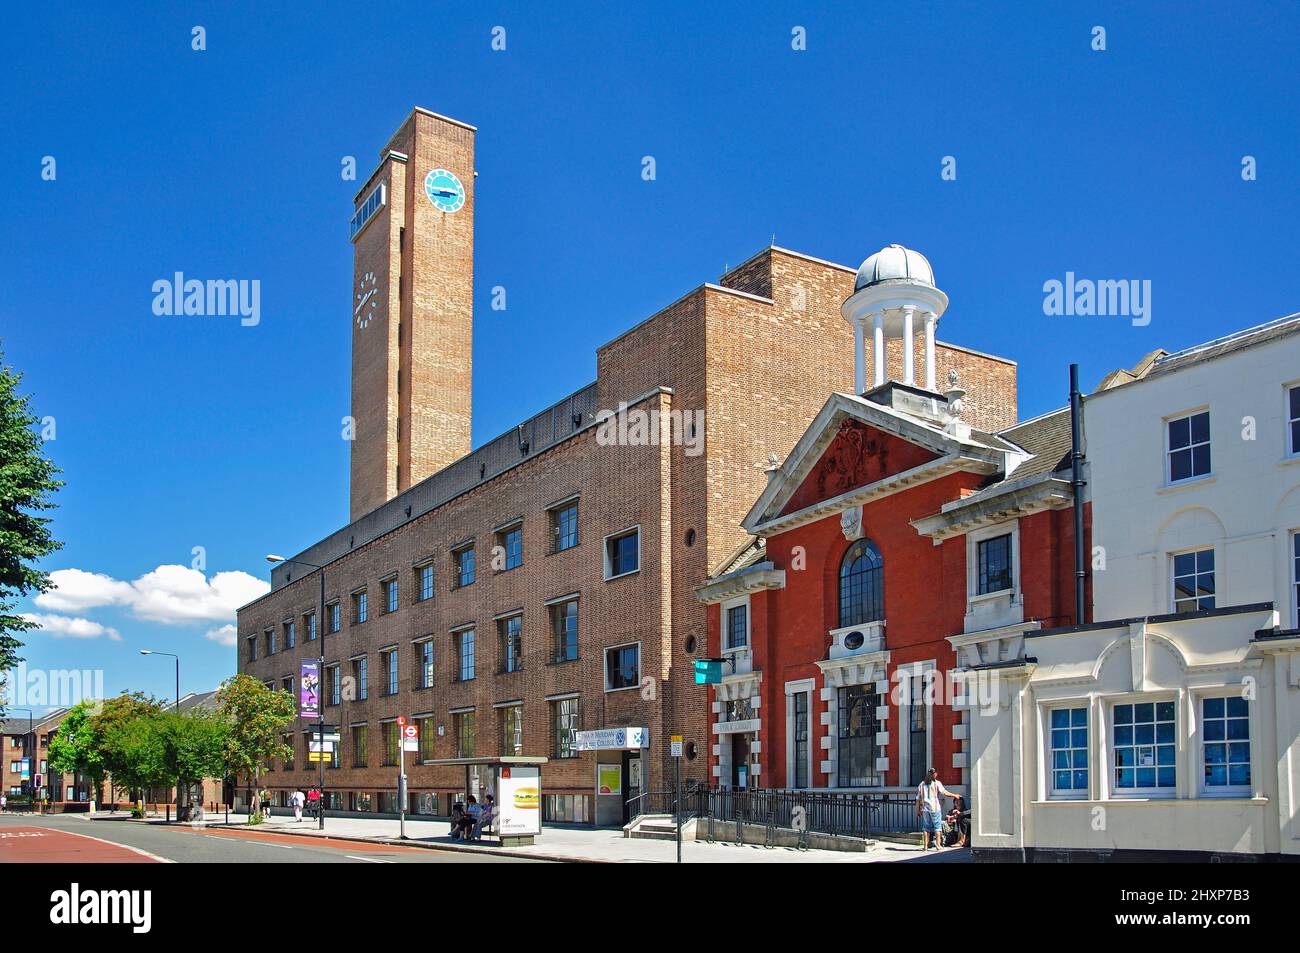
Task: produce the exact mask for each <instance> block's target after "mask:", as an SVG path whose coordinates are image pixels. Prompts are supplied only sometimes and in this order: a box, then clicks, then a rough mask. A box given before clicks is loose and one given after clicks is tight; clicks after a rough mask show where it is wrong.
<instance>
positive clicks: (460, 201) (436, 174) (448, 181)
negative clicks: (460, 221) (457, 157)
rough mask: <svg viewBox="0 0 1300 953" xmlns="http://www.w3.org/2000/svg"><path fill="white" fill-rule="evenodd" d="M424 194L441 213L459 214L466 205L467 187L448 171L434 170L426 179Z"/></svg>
mask: <svg viewBox="0 0 1300 953" xmlns="http://www.w3.org/2000/svg"><path fill="white" fill-rule="evenodd" d="M424 194H425V195H427V196H428V197H429V201H430V202H432V203H433V207H434V208H436V209H437V210H438V211H440V212H459V211H460V208H461V206H462V205H464V204H465V186H463V185H461V184H460V179H458V178H456V174H455V173H454V172H448V171H447V170H446V169H434V170H433V171H432V172H430V173H429V174H428V175H426V176H425V177H424Z"/></svg>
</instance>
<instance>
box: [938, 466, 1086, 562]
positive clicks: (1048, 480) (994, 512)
mask: <svg viewBox="0 0 1300 953" xmlns="http://www.w3.org/2000/svg"><path fill="white" fill-rule="evenodd" d="M1073 503H1074V494H1073V492H1072V491H1071V489H1070V484H1069V481H1067V480H1061V479H1057V478H1054V477H1052V476H1051V475H1050V474H1044V475H1043V477H1042V478H1041V479H1036V480H1033V481H1030V482H1027V483H1024V484H1022V485H1021V486H1019V487H1016V488H1014V489H1008V490H1007V491H1005V492H1001V493H995V494H991V495H988V496H985V495H982V494H976V495H975V496H972V497H969V498H968V499H967V500H962V501H960V502H957V503H955V504H950V505H949V506H945V507H944V509H943V510H942V511H940V512H938V513H936V514H934V515H933V516H924V517H921V518H920V519H916V520H912V526H913V527H914V528H915V529H916V532H917V533H918V534H919V535H921V536H928V537H930V539H932V540H933V541H934V543H935V545H936V546H937V545H938V544H939V543H941V542H942V541H943V540H945V539H948V538H950V537H953V536H962V535H965V534H966V533H969V532H971V531H972V530H976V529H979V528H981V527H983V526H991V525H993V524H996V523H1002V522H1005V521H1006V520H1009V519H1014V518H1017V517H1021V516H1028V515H1029V514H1031V513H1038V512H1041V511H1043V510H1060V509H1065V508H1066V507H1068V506H1071V505H1073Z"/></svg>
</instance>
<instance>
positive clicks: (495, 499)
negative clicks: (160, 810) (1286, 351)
mask: <svg viewBox="0 0 1300 953" xmlns="http://www.w3.org/2000/svg"><path fill="white" fill-rule="evenodd" d="M472 159H473V129H472V127H469V126H466V125H464V124H463V123H459V122H457V121H455V120H449V119H446V118H445V117H439V116H436V115H434V114H431V113H427V112H426V111H423V110H416V111H415V112H414V113H412V115H411V116H410V117H409V118H408V119H407V120H406V122H405V123H403V125H402V128H401V129H400V130H399V132H398V134H397V135H396V136H395V137H394V139H393V141H392V142H390V143H389V144H388V145H387V146H386V147H385V149H384V151H383V152H382V153H381V156H380V164H379V167H378V168H377V169H376V172H375V174H374V175H373V176H371V177H370V178H369V179H368V181H367V184H366V185H365V186H364V187H363V188H362V189H361V190H360V191H358V193H357V196H356V202H357V204H356V208H355V218H354V222H353V240H354V248H355V277H356V285H355V289H354V291H355V294H354V302H353V306H352V308H351V309H350V313H349V315H348V320H349V323H350V324H351V326H352V328H351V334H352V342H353V353H354V362H353V383H352V386H353V413H354V417H355V421H354V423H355V427H356V441H355V443H354V445H353V447H352V461H353V469H352V481H353V483H352V518H351V520H350V522H349V523H348V524H347V525H345V526H342V527H337V528H333V531H332V532H329V533H328V534H327V535H325V536H324V537H322V538H320V539H318V540H315V541H311V542H310V543H309V544H308V545H307V546H306V547H305V548H303V549H301V550H300V551H299V553H298V554H297V556H295V557H294V558H293V559H292V560H290V561H288V562H286V563H284V564H282V565H280V566H278V567H277V568H276V569H274V570H273V571H272V573H271V587H272V588H271V591H270V592H269V593H268V594H267V595H265V596H264V597H262V598H260V599H257V600H255V601H254V602H252V603H250V604H248V605H246V606H244V607H242V608H241V609H240V610H239V616H238V627H239V634H240V640H239V658H238V664H239V670H240V671H241V672H246V673H248V674H250V675H252V676H254V677H256V678H258V679H260V680H262V681H263V682H265V683H266V684H268V685H272V686H274V687H277V688H281V687H284V688H286V689H287V690H291V689H292V686H293V684H294V682H295V679H296V678H297V676H298V672H299V665H300V663H301V662H302V661H304V660H314V659H317V658H318V657H319V653H320V643H319V642H318V641H317V639H318V638H319V637H321V636H322V635H323V637H324V639H325V651H324V661H325V672H324V683H325V684H324V688H325V691H324V700H325V721H326V722H327V723H328V724H330V725H333V726H335V727H336V728H337V734H338V736H339V739H340V740H339V743H338V746H337V748H336V749H335V751H334V752H333V756H332V758H331V761H330V764H329V766H328V768H327V770H326V772H325V788H326V793H327V797H326V800H327V803H328V804H329V806H330V808H331V809H333V810H353V811H359V812H366V811H369V812H374V811H377V810H381V811H384V812H389V811H392V810H395V809H396V807H397V802H396V792H395V781H396V773H397V767H396V763H395V762H396V760H397V758H396V755H397V735H396V731H397V721H396V719H397V718H398V717H400V716H405V717H406V718H408V719H409V720H411V721H412V722H414V723H416V724H417V725H418V726H419V732H420V739H421V748H420V750H419V751H418V752H413V753H412V754H411V755H410V756H408V757H407V760H406V769H407V773H408V776H409V792H410V799H411V800H410V803H409V804H408V805H407V806H408V808H409V809H410V810H412V811H413V812H416V813H429V814H440V813H445V811H446V810H447V808H448V805H449V804H450V799H451V798H452V797H461V796H463V794H464V792H465V791H466V788H467V787H469V788H471V789H473V788H474V787H475V784H476V782H475V780H474V778H475V777H477V776H478V775H476V774H474V771H475V770H476V769H475V768H473V767H472V766H469V765H467V764H466V762H467V761H470V760H473V759H479V760H482V759H485V758H487V759H490V758H496V757H502V756H506V757H524V758H532V759H536V758H546V759H549V760H548V762H547V763H546V765H545V767H544V768H543V775H542V777H543V780H542V785H543V792H544V794H543V810H544V814H545V817H546V818H547V819H549V820H557V821H574V822H588V823H589V822H593V821H595V822H597V823H617V822H619V821H621V818H622V815H623V813H624V806H625V804H626V801H627V799H628V798H629V797H630V796H632V795H634V794H635V793H636V792H638V791H647V790H649V791H657V790H663V788H664V787H665V785H666V784H667V783H669V782H668V779H671V778H672V777H673V768H674V764H673V760H672V758H671V756H670V754H669V747H668V743H667V741H668V737H669V736H670V735H673V734H679V735H682V736H683V737H684V743H685V757H684V759H683V764H682V776H683V779H684V780H687V781H705V780H707V778H708V769H707V758H706V755H707V752H708V749H709V747H710V745H709V740H708V738H709V736H708V702H709V699H708V697H707V693H706V691H705V689H704V688H703V687H702V686H698V685H696V684H695V681H694V675H693V663H694V660H695V659H696V658H698V657H701V656H702V654H703V653H704V651H705V634H706V612H705V607H704V606H703V605H701V604H700V602H699V601H698V600H697V599H696V597H695V594H694V589H695V587H696V586H698V585H699V584H700V582H701V581H702V580H704V579H707V578H708V576H709V574H710V573H711V572H712V571H713V570H714V569H715V568H716V567H717V566H718V565H719V563H720V562H722V561H723V560H724V559H726V558H727V557H728V555H729V554H730V553H732V552H733V551H734V550H735V549H736V547H737V546H738V545H740V544H742V543H743V542H744V541H745V539H746V534H745V531H744V530H743V529H742V528H741V526H740V521H741V517H742V516H743V515H744V512H745V509H746V507H747V506H748V504H749V502H750V501H752V500H753V499H754V497H755V496H756V495H757V494H758V493H759V491H760V490H761V489H762V487H763V485H764V482H765V476H764V472H763V466H764V461H765V460H767V459H768V457H769V455H776V456H778V457H781V456H784V455H786V454H788V453H789V452H790V449H791V448H792V447H793V446H794V445H795V442H796V440H797V439H798V438H799V435H800V434H801V433H803V432H804V430H805V428H806V427H807V426H808V422H809V421H810V420H811V419H812V418H813V417H814V415H815V414H816V413H817V408H818V407H819V406H820V405H821V404H822V402H823V400H824V396H825V395H826V394H827V393H830V392H832V391H836V390H846V389H849V388H851V386H852V380H853V366H854V365H853V342H854V332H853V329H852V328H850V327H849V326H848V325H846V324H845V322H844V321H843V319H842V317H841V313H840V307H841V304H842V303H843V302H844V300H845V298H846V297H848V296H849V295H851V294H852V293H853V285H854V281H855V270H854V269H853V268H851V267H847V266H844V265H839V264H835V263H832V262H827V261H824V260H821V259H818V258H813V257H811V256H808V255H804V254H801V253H799V252H794V251H789V250H786V249H781V248H775V247H770V248H764V249H762V250H761V251H759V252H758V253H757V254H755V255H754V256H753V257H752V258H750V259H748V260H747V261H745V262H743V263H742V264H740V265H738V266H736V267H735V268H732V269H731V270H730V271H728V272H727V273H726V274H724V275H722V276H721V277H720V278H719V279H718V281H717V283H713V282H705V283H703V284H700V285H699V286H698V287H696V288H695V289H694V290H691V291H688V292H687V293H686V294H684V295H681V296H680V297H677V298H676V299H675V300H673V299H672V298H671V297H668V296H666V300H669V301H670V302H671V303H669V304H667V305H666V306H665V307H664V308H663V309H662V310H660V311H658V312H657V313H655V314H653V315H650V316H649V317H647V318H646V319H644V320H643V321H641V322H639V323H637V324H635V325H634V326H632V327H631V328H629V329H628V330H626V331H624V332H623V333H622V334H620V335H619V336H617V337H616V338H614V339H613V340H611V341H609V342H608V343H606V344H604V345H603V346H601V347H600V348H599V349H598V350H597V355H596V358H597V375H596V380H595V381H594V382H592V383H591V384H590V385H588V386H587V387H584V388H582V389H581V390H579V391H577V392H575V393H573V394H570V395H569V396H567V397H564V398H563V399H561V400H559V401H558V402H556V403H553V404H551V405H550V406H546V405H545V404H544V403H543V399H542V398H541V396H540V395H536V394H530V395H529V396H528V397H527V403H528V404H531V405H532V408H533V409H531V411H530V412H531V413H532V416H525V415H524V414H523V413H522V411H523V408H521V419H522V420H523V422H522V423H521V424H520V425H519V426H517V427H514V428H511V429H510V430H509V431H507V432H506V433H504V434H501V435H500V436H498V437H496V438H495V439H492V440H488V441H486V442H485V443H482V444H481V445H480V446H479V447H477V448H476V449H475V450H473V451H472V452H470V453H467V454H465V455H464V456H460V457H459V458H457V459H454V462H450V463H449V462H447V461H448V460H451V459H452V458H453V457H454V456H455V455H456V454H457V453H462V452H464V450H465V448H466V447H467V446H468V441H469V432H468V416H467V414H468V408H469V400H468V393H467V391H466V390H465V381H466V380H467V377H466V375H467V374H468V372H469V364H468V362H469V357H470V348H469V338H470V334H471V327H472V315H471V314H470V305H469V300H470V299H469V296H468V293H467V288H468V286H469V284H468V283H469V281H470V280H471V278H472V259H471V258H470V257H469V256H470V255H471V252H472V236H473V229H472V214H473V208H474V170H473V168H472ZM408 185H409V187H408ZM381 186H382V188H381ZM376 289H378V290H376ZM449 322H450V326H451V327H452V328H453V329H454V331H455V333H454V334H453V333H450V331H449V330H448V328H449ZM342 330H343V328H342V320H340V326H339V331H340V333H341V332H342ZM913 344H914V346H913V348H912V351H911V353H910V355H907V354H904V353H903V339H902V338H899V339H897V340H893V341H891V342H890V343H889V345H888V346H886V347H883V348H882V349H881V351H880V353H881V355H882V359H883V360H884V362H885V363H886V364H887V365H888V366H889V367H891V368H899V369H901V368H904V367H905V366H906V365H910V364H913V363H915V362H916V361H917V360H918V359H919V358H922V357H924V355H926V354H928V353H930V352H931V351H932V352H933V361H932V362H931V364H932V365H933V366H934V367H936V368H937V369H938V371H939V373H943V374H947V373H948V372H949V371H954V372H956V373H958V374H959V376H960V377H961V379H962V381H963V382H964V386H966V387H967V388H968V390H969V392H970V393H969V395H968V398H967V414H966V418H965V419H968V420H971V421H972V422H974V423H975V424H976V425H978V426H983V427H989V428H993V429H996V428H999V427H1005V426H1007V425H1009V424H1010V423H1012V422H1013V421H1014V420H1015V418H1016V396H1015V395H1016V386H1015V382H1016V365H1015V363H1014V362H1012V361H1009V360H1007V359H1005V358H997V357H991V356H989V355H985V354H980V353H978V352H975V351H972V350H970V349H968V348H964V347H960V346H957V345H953V344H947V343H943V342H933V343H932V342H930V341H929V340H928V339H927V341H926V343H925V344H924V345H923V344H922V343H921V342H919V341H914V342H913ZM521 366H523V367H527V362H526V359H525V356H522V355H521ZM900 373H901V371H900ZM539 405H540V406H542V407H543V408H544V409H542V410H541V411H540V412H537V410H536V409H535V408H536V407H537V406H539ZM611 413H613V414H615V415H616V416H615V418H611V417H610V414H611ZM643 413H644V414H652V413H653V414H656V415H657V417H658V419H659V420H661V421H671V423H670V424H669V425H666V429H664V430H663V431H662V437H663V439H656V438H654V437H651V438H650V439H644V440H643V439H634V437H633V432H632V427H628V428H627V434H626V436H627V439H624V438H623V436H618V437H617V438H616V439H609V434H608V433H606V432H605V426H606V425H607V424H608V423H609V422H610V420H611V419H614V420H615V422H616V423H618V422H619V421H621V420H626V422H627V423H629V424H634V421H633V420H631V419H630V418H632V417H634V416H636V415H640V414H643ZM267 548H268V549H271V548H279V547H277V546H274V545H273V544H272V545H268V546H267ZM316 566H323V567H325V569H324V572H325V578H326V585H325V589H326V592H325V606H324V613H323V622H322V621H319V618H318V617H320V613H321V607H320V605H319V601H320V596H319V576H318V575H317V572H318V570H315V569H314V568H313V567H316ZM307 727H308V725H307V724H306V723H304V722H299V723H298V724H296V725H295V726H294V730H293V731H292V732H289V733H288V734H287V740H288V741H289V742H290V743H291V746H292V747H293V750H294V757H293V759H292V760H291V761H290V762H288V763H285V764H276V765H273V766H272V767H273V769H274V770H272V771H271V772H270V774H269V775H267V777H266V778H265V780H264V782H263V783H264V784H265V785H266V787H268V788H269V789H270V790H271V791H272V792H273V794H274V796H275V797H276V798H282V797H283V796H284V794H285V793H286V792H290V791H293V790H295V789H298V788H301V789H303V790H306V788H308V787H310V786H312V785H314V784H315V783H317V774H318V765H317V764H315V763H311V762H309V759H308V750H307V749H308V744H307V736H306V729H307ZM633 729H635V730H633ZM620 736H621V737H623V738H624V739H628V744H627V746H626V747H623V748H621V749H616V748H596V749H594V750H593V749H591V748H589V747H587V744H588V742H591V743H594V744H604V743H605V742H604V740H603V739H606V738H611V737H613V738H617V737H620ZM632 738H635V739H637V742H636V743H635V744H634V745H633V744H632V743H631V742H630V739H632ZM467 774H468V775H469V779H468V781H467ZM611 776H612V777H616V778H620V785H619V786H620V788H621V790H618V791H616V792H611V793H609V794H605V793H603V789H604V788H605V787H606V786H607V785H606V784H605V783H604V781H605V780H607V779H609V778H610V777H611Z"/></svg>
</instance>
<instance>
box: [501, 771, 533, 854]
mask: <svg viewBox="0 0 1300 953" xmlns="http://www.w3.org/2000/svg"><path fill="white" fill-rule="evenodd" d="M500 771H501V773H500V775H499V776H498V777H497V795H498V802H497V825H498V832H499V834H500V836H502V837H519V836H527V835H529V834H540V833H541V832H542V771H541V769H540V768H537V767H534V766H531V765H519V764H508V765H502V766H501V769H500Z"/></svg>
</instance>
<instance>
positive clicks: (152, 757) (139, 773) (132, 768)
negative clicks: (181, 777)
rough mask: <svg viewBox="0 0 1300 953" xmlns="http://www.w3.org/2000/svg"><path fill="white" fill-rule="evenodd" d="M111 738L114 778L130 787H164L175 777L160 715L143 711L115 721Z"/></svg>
mask: <svg viewBox="0 0 1300 953" xmlns="http://www.w3.org/2000/svg"><path fill="white" fill-rule="evenodd" d="M108 741H109V743H110V744H111V745H112V750H113V756H112V757H113V762H114V770H113V778H114V780H116V781H118V782H119V783H121V784H123V785H125V786H126V787H127V788H130V789H131V790H133V791H134V790H141V789H143V788H151V787H162V786H163V785H165V784H168V783H169V782H170V781H171V780H173V776H172V775H171V773H170V772H169V771H168V770H167V762H166V751H165V747H164V743H163V737H162V731H161V725H160V716H159V715H141V716H140V717H136V718H130V719H127V720H125V721H121V722H119V723H117V724H115V725H114V726H113V728H112V730H111V732H110V734H109V735H108Z"/></svg>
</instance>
